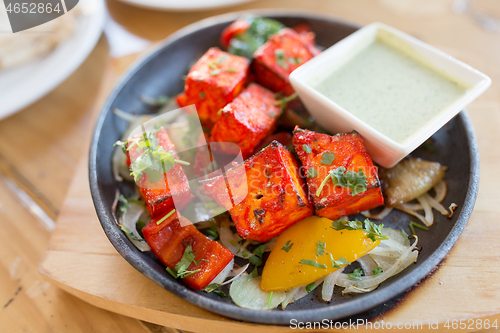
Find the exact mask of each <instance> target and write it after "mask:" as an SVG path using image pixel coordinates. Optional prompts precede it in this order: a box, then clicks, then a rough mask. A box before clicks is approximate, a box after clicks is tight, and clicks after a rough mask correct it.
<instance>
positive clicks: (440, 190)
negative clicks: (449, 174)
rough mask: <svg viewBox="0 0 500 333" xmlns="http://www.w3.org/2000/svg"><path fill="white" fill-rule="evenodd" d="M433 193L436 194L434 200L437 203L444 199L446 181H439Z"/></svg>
mask: <svg viewBox="0 0 500 333" xmlns="http://www.w3.org/2000/svg"><path fill="white" fill-rule="evenodd" d="M434 192H436V195H435V196H434V200H436V201H437V202H442V201H443V200H444V198H445V197H446V192H447V186H446V181H445V180H441V181H439V182H437V184H436V185H435V186H434Z"/></svg>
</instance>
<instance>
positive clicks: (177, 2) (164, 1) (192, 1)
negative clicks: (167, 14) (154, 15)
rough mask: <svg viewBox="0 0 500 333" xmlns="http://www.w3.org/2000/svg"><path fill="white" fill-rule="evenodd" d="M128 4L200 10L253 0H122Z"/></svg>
mask: <svg viewBox="0 0 500 333" xmlns="http://www.w3.org/2000/svg"><path fill="white" fill-rule="evenodd" d="M121 1H122V2H126V3H128V4H131V5H134V6H139V7H144V8H150V9H159V10H165V11H179V12H189V11H199V10H208V9H215V8H221V7H229V6H236V5H239V4H242V3H245V2H249V1H253V0H121Z"/></svg>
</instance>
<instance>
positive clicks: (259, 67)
mask: <svg viewBox="0 0 500 333" xmlns="http://www.w3.org/2000/svg"><path fill="white" fill-rule="evenodd" d="M311 38H312V39H311ZM319 53H320V51H319V50H318V49H317V48H316V47H315V46H314V34H299V33H297V32H296V31H295V30H293V29H290V28H283V29H281V30H280V31H279V32H277V33H276V34H274V35H272V36H271V37H270V38H269V39H268V41H267V42H266V43H265V44H264V45H262V46H261V47H259V48H258V49H257V51H255V53H254V61H253V69H254V72H255V75H256V77H257V82H258V83H260V84H262V85H263V86H265V87H267V88H269V89H271V90H272V91H274V92H279V91H281V92H283V93H284V94H285V95H291V94H293V92H294V90H293V88H292V86H291V85H290V80H289V78H288V76H289V75H290V73H291V72H293V71H294V70H295V69H296V68H297V67H299V66H301V65H302V64H304V63H305V62H307V61H308V60H310V59H311V58H313V57H314V56H316V55H318V54H319Z"/></svg>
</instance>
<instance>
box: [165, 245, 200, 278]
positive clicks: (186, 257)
mask: <svg viewBox="0 0 500 333" xmlns="http://www.w3.org/2000/svg"><path fill="white" fill-rule="evenodd" d="M194 258H195V257H194V251H193V248H192V247H191V245H188V246H186V249H185V250H184V254H183V255H182V258H181V260H180V261H179V262H178V263H177V264H176V265H175V267H174V269H171V268H170V267H167V272H168V273H169V274H170V275H172V276H173V277H174V278H176V279H177V278H181V279H183V278H185V277H187V276H189V275H192V274H195V273H198V272H199V271H201V269H196V270H194V271H190V270H188V268H189V266H190V265H191V263H194V265H195V266H198V264H199V263H200V262H201V261H208V260H206V259H201V260H198V261H196V260H195V259H194Z"/></svg>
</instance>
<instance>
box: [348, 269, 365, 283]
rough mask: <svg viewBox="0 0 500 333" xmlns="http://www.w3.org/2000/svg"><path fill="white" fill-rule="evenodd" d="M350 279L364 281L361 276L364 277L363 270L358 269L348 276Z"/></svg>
mask: <svg viewBox="0 0 500 333" xmlns="http://www.w3.org/2000/svg"><path fill="white" fill-rule="evenodd" d="M347 275H348V276H349V278H351V279H353V280H360V281H362V280H363V279H362V278H361V275H363V270H362V269H361V268H356V269H355V270H354V271H353V272H352V273H349V274H347Z"/></svg>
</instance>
